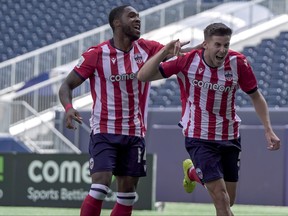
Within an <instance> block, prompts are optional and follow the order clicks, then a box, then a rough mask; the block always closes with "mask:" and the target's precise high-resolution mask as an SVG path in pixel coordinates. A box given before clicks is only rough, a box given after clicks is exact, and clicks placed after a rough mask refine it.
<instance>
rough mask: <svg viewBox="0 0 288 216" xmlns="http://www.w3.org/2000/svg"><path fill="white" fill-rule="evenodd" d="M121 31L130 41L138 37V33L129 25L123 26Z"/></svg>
mask: <svg viewBox="0 0 288 216" xmlns="http://www.w3.org/2000/svg"><path fill="white" fill-rule="evenodd" d="M122 30H123V33H124V34H125V35H126V36H127V37H128V38H130V40H131V41H135V40H138V39H139V38H140V34H139V33H138V32H136V30H135V29H134V28H131V27H130V26H125V27H123V29H122Z"/></svg>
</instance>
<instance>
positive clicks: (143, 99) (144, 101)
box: [134, 46, 160, 135]
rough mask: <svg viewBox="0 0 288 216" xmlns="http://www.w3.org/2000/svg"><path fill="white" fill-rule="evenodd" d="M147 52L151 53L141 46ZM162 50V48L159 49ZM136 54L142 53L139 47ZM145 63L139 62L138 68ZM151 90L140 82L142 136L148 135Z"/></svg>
mask: <svg viewBox="0 0 288 216" xmlns="http://www.w3.org/2000/svg"><path fill="white" fill-rule="evenodd" d="M141 48H142V49H143V50H145V52H147V53H149V52H150V50H148V49H147V48H146V46H141ZM159 49H160V48H159ZM134 52H135V54H137V53H140V50H139V49H138V46H135V50H134ZM143 64H144V62H143V61H142V62H139V63H138V67H139V69H140V68H141V67H142V66H143ZM149 89H150V84H149V83H145V82H141V81H138V98H139V99H138V100H139V109H140V110H139V112H138V119H139V121H140V127H141V134H143V135H144V134H145V133H146V124H145V122H144V121H145V119H146V117H147V110H146V107H147V103H148V99H149V98H148V96H149V95H148V94H149Z"/></svg>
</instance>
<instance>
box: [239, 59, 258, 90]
mask: <svg viewBox="0 0 288 216" xmlns="http://www.w3.org/2000/svg"><path fill="white" fill-rule="evenodd" d="M237 65H238V71H239V80H238V83H239V86H240V88H241V89H242V90H243V91H244V92H246V93H247V94H250V93H253V92H254V91H256V90H257V88H258V87H257V80H256V77H255V74H254V73H253V70H252V68H251V66H250V64H249V63H248V61H247V59H246V57H245V56H241V57H239V59H238V61H237Z"/></svg>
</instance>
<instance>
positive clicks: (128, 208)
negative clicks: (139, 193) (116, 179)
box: [110, 192, 136, 216]
mask: <svg viewBox="0 0 288 216" xmlns="http://www.w3.org/2000/svg"><path fill="white" fill-rule="evenodd" d="M135 198H136V192H131V193H119V192H118V193H117V202H116V203H115V205H114V207H113V210H112V212H111V214H110V216H131V215H132V209H133V204H134V202H135Z"/></svg>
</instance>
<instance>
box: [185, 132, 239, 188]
mask: <svg viewBox="0 0 288 216" xmlns="http://www.w3.org/2000/svg"><path fill="white" fill-rule="evenodd" d="M185 147H186V150H187V152H188V153H189V155H190V158H191V160H192V161H193V164H194V166H195V168H196V173H197V174H198V177H199V178H200V180H201V181H202V183H206V182H210V181H214V180H217V179H220V178H223V179H224V181H227V182H237V181H238V177H239V176H238V172H239V169H240V152H241V144H240V138H239V139H235V140H227V141H217V140H216V141H209V140H202V139H195V138H189V137H186V138H185Z"/></svg>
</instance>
